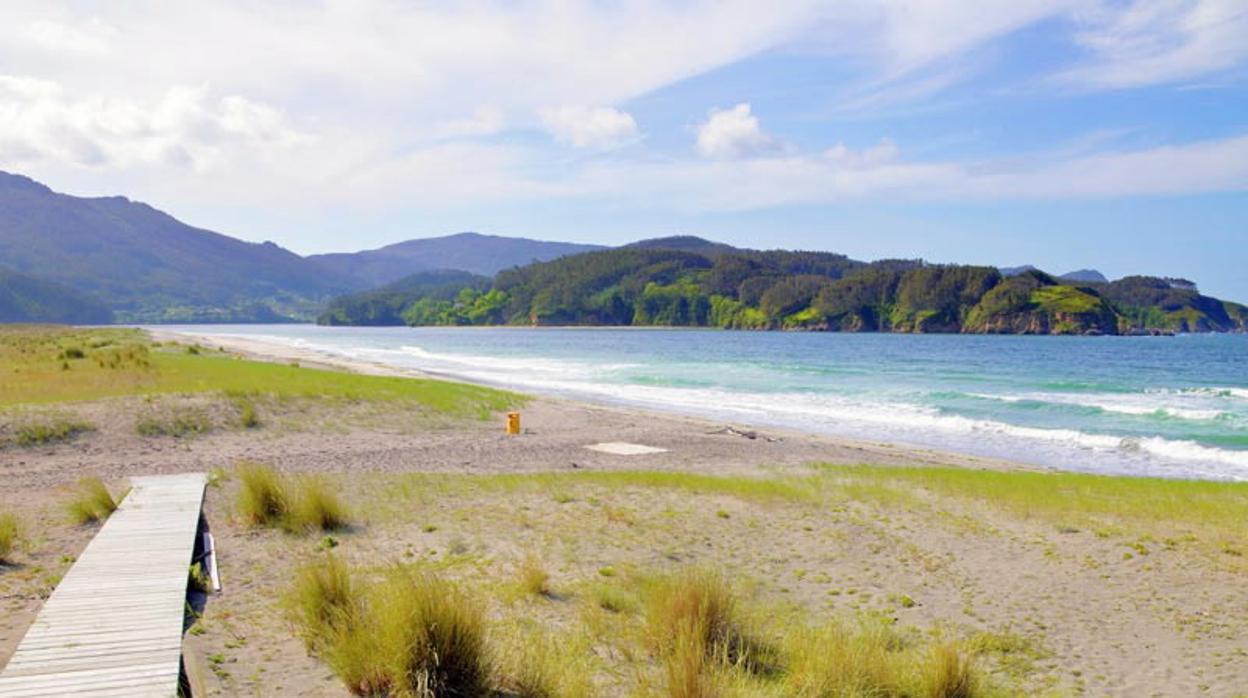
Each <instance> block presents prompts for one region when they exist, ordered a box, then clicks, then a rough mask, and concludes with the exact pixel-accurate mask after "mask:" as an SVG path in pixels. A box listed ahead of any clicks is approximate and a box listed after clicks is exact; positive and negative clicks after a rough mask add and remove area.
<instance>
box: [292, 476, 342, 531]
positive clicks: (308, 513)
mask: <svg viewBox="0 0 1248 698" xmlns="http://www.w3.org/2000/svg"><path fill="white" fill-rule="evenodd" d="M348 517H349V514H348V513H347V508H346V507H345V506H344V505H343V504H342V501H341V500H339V499H338V493H337V492H336V491H335V490H334V488H333V486H332V485H331V484H330V483H329V482H328V481H327V480H325V479H324V478H322V477H318V476H315V475H309V476H306V477H303V478H301V479H300V482H299V487H298V496H297V497H296V498H295V501H294V502H293V506H292V508H291V512H290V515H289V521H288V524H287V526H288V528H290V529H291V530H320V531H333V530H336V529H339V528H343V527H345V526H346V525H347V523H348V521H347V519H348Z"/></svg>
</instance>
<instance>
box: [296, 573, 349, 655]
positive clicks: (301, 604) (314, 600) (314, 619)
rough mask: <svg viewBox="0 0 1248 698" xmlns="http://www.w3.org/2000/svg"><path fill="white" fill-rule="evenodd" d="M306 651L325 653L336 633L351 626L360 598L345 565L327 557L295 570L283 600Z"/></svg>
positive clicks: (334, 639)
mask: <svg viewBox="0 0 1248 698" xmlns="http://www.w3.org/2000/svg"><path fill="white" fill-rule="evenodd" d="M282 602H283V605H284V606H285V608H286V615H287V617H288V618H289V619H290V620H291V621H292V622H293V623H294V625H295V627H296V628H297V629H298V631H299V634H300V636H301V637H302V638H303V642H304V645H305V646H306V647H307V648H308V650H309V651H320V650H324V649H325V648H326V646H327V644H328V643H331V642H334V641H336V640H337V638H336V635H337V632H338V631H339V630H341V629H343V628H347V627H352V626H354V625H355V621H356V619H357V617H358V615H359V612H360V603H361V599H360V597H359V594H358V593H357V591H356V588H355V587H354V586H353V585H352V582H351V572H350V570H348V569H347V565H346V563H344V562H343V561H342V559H341V558H339V557H338V556H336V555H333V554H329V555H325V556H324V557H319V558H317V559H316V560H315V561H314V562H310V563H307V564H304V565H302V566H301V567H299V568H298V569H296V570H295V581H294V584H293V585H292V586H291V588H290V590H288V591H287V592H286V594H285V596H284V597H283V599H282Z"/></svg>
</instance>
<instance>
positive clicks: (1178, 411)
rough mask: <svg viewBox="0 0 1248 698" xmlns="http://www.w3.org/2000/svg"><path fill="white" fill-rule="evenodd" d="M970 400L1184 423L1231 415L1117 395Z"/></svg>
mask: <svg viewBox="0 0 1248 698" xmlns="http://www.w3.org/2000/svg"><path fill="white" fill-rule="evenodd" d="M971 396H972V397H977V398H980V399H983V400H996V401H999V402H1009V403H1019V402H1044V403H1049V404H1058V405H1075V406H1078V407H1089V408H1092V409H1098V410H1101V411H1103V412H1115V413H1118V414H1130V415H1140V416H1160V417H1171V418H1174V419H1185V420H1189V421H1194V422H1203V421H1210V420H1215V419H1225V418H1227V417H1231V416H1234V413H1231V412H1227V411H1226V410H1220V409H1200V408H1195V407H1176V406H1174V405H1162V404H1158V403H1157V402H1156V401H1155V400H1144V401H1141V400H1139V399H1138V398H1132V397H1122V396H1117V395H1088V396H1079V395H1062V394H1057V393H1025V394H1016V395H992V394H989V393H971Z"/></svg>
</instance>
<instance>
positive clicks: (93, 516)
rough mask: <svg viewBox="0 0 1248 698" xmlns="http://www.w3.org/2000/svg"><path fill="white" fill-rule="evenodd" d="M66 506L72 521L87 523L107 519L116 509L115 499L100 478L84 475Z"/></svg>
mask: <svg viewBox="0 0 1248 698" xmlns="http://www.w3.org/2000/svg"><path fill="white" fill-rule="evenodd" d="M67 508H68V509H69V516H70V519H72V520H73V521H74V523H77V524H88V523H92V522H95V521H102V520H104V519H107V518H108V517H109V515H111V514H112V513H113V512H114V511H116V510H117V501H116V500H114V499H113V495H112V494H110V493H109V491H108V487H107V486H106V485H105V484H104V482H103V481H102V480H100V478H98V477H84V478H82V479H81V480H79V481H78V489H77V491H76V492H75V493H74V496H73V498H71V499H70V500H69V503H68V504H67Z"/></svg>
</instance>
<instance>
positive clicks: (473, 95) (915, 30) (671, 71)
mask: <svg viewBox="0 0 1248 698" xmlns="http://www.w3.org/2000/svg"><path fill="white" fill-rule="evenodd" d="M253 5H254V4H250V3H231V2H221V3H213V4H211V5H210V6H192V5H186V6H179V5H176V4H172V3H144V2H135V3H125V4H119V3H108V4H96V3H78V2H73V3H64V4H58V3H55V2H52V3H49V2H38V3H29V4H26V3H23V2H13V3H5V5H4V7H3V8H0V169H5V170H10V171H17V172H22V173H25V174H29V175H31V176H34V177H36V178H38V179H40V180H42V181H44V182H46V183H48V184H49V185H51V186H53V187H54V188H56V189H58V190H62V191H67V192H71V193H75V194H83V195H103V194H115V193H122V194H125V195H127V196H130V197H131V198H134V199H139V200H143V201H146V202H149V203H151V204H153V205H155V206H157V207H159V208H162V209H164V210H166V211H168V212H170V213H172V214H173V215H175V216H177V217H179V218H181V219H183V220H185V221H187V222H190V223H192V224H195V225H200V226H203V227H207V228H212V229H215V230H219V231H221V232H225V233H227V234H231V235H236V236H239V237H243V238H246V239H252V240H274V241H276V242H278V243H279V244H282V245H284V246H287V247H289V248H291V249H293V250H295V251H298V252H301V253H311V252H324V251H341V250H354V249H360V248H368V247H376V246H380V245H383V244H387V243H390V242H396V241H398V240H402V239H408V238H413V237H428V236H434V235H442V234H447V233H452V232H457V231H462V230H477V231H481V232H489V233H496V234H502V235H525V236H531V237H538V238H546V239H566V240H577V241H588V242H602V243H622V242H627V241H630V240H634V239H638V238H642V237H653V236H658V235H669V234H677V233H687V234H697V235H702V236H705V237H709V238H713V239H717V240H723V241H726V242H731V243H735V244H740V245H749V246H755V247H793V248H806V249H826V250H833V251H838V252H844V253H847V254H850V255H852V256H854V257H858V258H862V259H874V258H880V257H922V258H925V259H929V260H932V261H941V262H945V261H948V262H971V263H984V264H1001V265H1014V264H1023V263H1032V264H1037V265H1039V266H1041V267H1043V268H1046V269H1049V270H1050V271H1055V272H1059V273H1060V272H1064V271H1068V270H1071V269H1075V268H1081V267H1096V268H1098V269H1101V270H1102V271H1104V272H1105V273H1106V274H1108V275H1110V276H1119V275H1125V274H1129V273H1150V274H1168V275H1176V276H1185V277H1190V278H1193V279H1195V280H1197V281H1198V282H1200V283H1201V286H1202V288H1203V289H1204V290H1205V291H1206V292H1209V293H1214V294H1219V295H1223V296H1228V297H1231V298H1236V299H1239V300H1241V301H1248V274H1245V273H1244V272H1243V269H1244V267H1245V262H1248V8H1245V7H1244V5H1243V3H1242V0H1138V1H1135V2H1131V1H1119V0H1115V1H1113V2H1095V1H1093V2H1088V1H1086V0H1085V1H1083V2H1032V1H1031V0H1016V1H1014V2H1009V3H1004V2H996V1H992V2H987V1H979V0H939V1H938V0H930V1H924V0H898V1H895V2H887V1H872V0H854V1H852V2H806V1H802V0H794V1H781V0H777V1H776V2H769V3H767V4H766V5H765V11H764V10H761V9H760V8H761V7H764V6H763V5H760V4H759V3H757V2H735V1H733V0H724V1H721V2H712V1H710V0H707V1H704V2H696V1H695V2H683V3H670V2H661V1H659V0H648V1H639V2H631V3H601V2H595V3H573V2H555V1H551V2H532V3H528V2H507V3H501V2H500V3H490V2H464V3H458V2H439V3H423V4H422V3H392V2H368V1H360V2H338V1H332V0H327V1H326V2H322V3H296V2H291V3H270V4H267V5H265V6H263V7H256V6H253Z"/></svg>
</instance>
